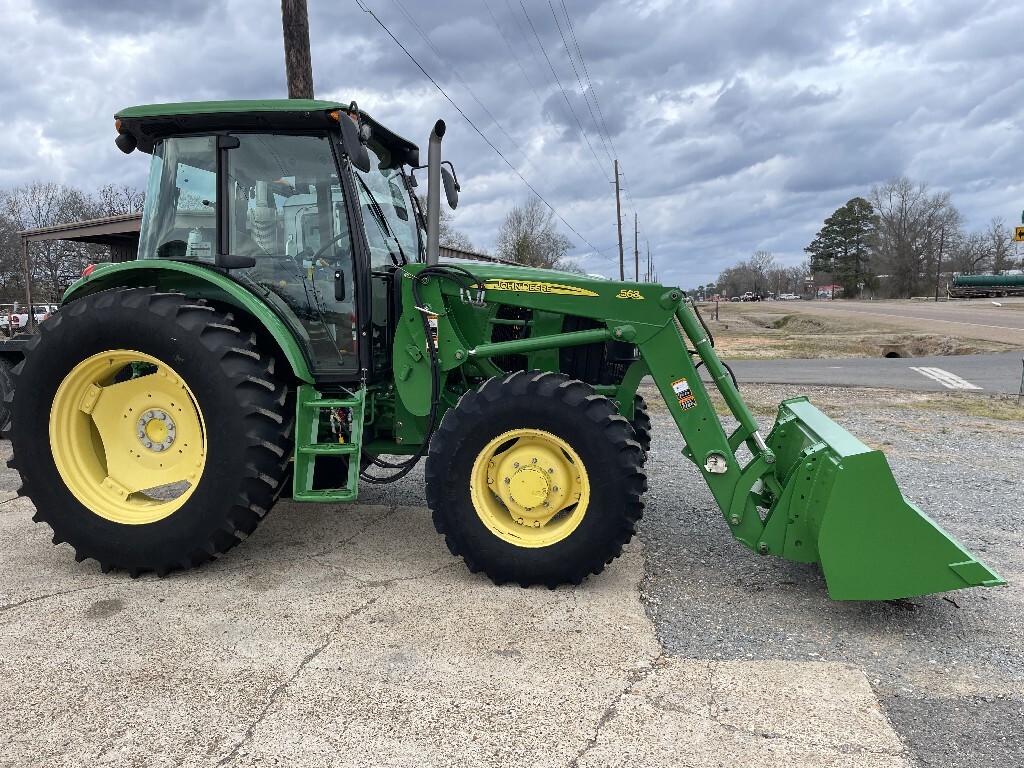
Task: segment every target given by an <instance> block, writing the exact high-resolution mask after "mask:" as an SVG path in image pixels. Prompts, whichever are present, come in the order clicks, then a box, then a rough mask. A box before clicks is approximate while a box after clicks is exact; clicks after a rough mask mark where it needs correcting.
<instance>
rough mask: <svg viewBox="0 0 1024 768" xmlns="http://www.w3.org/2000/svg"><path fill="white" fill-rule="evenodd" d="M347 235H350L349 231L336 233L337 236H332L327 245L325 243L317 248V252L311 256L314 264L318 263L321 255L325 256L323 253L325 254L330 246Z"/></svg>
mask: <svg viewBox="0 0 1024 768" xmlns="http://www.w3.org/2000/svg"><path fill="white" fill-rule="evenodd" d="M347 237H348V232H342V233H341V234H338V235H335V236H334V237H332V238H331V239H330V240H328V241H327V243H326V244H325V245H324V246H323V247H322V248H320V249H319V250H317V252H316V253H314V254H313V256H312V257H311V258H312V260H313V264H316V263H317V261H318V260H319V259H320V257H321V256H323V255H324V252H325V251H326V250H327V249H328V248H330V247H331V246H332V245H334V244H335V243H337V242H338V241H339V240H341V239H342V238H347Z"/></svg>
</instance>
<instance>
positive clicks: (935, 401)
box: [641, 382, 1024, 434]
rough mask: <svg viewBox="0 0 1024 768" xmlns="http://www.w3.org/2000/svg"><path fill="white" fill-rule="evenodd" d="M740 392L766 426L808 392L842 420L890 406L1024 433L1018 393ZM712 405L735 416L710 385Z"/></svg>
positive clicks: (754, 387) (652, 395)
mask: <svg viewBox="0 0 1024 768" xmlns="http://www.w3.org/2000/svg"><path fill="white" fill-rule="evenodd" d="M641 394H643V395H644V397H645V398H646V400H647V406H648V408H649V409H650V410H651V411H652V412H654V413H663V412H666V411H667V408H666V407H665V403H664V402H663V401H662V399H661V396H660V395H659V394H658V391H657V390H656V389H655V388H654V387H647V386H645V387H644V388H643V389H642V390H641ZM740 394H741V395H742V396H743V399H744V401H745V402H746V404H747V407H748V408H750V410H751V412H752V413H753V414H754V416H756V417H757V418H758V420H759V421H761V423H762V424H763V423H764V422H765V421H766V420H767V419H770V418H773V417H774V416H775V414H776V413H778V410H779V403H780V402H782V401H783V400H786V399H788V398H791V397H797V396H800V395H807V396H808V397H809V398H810V400H811V402H812V403H813V404H814V406H815V407H817V408H819V409H820V410H821V411H822V413H824V414H825V415H826V416H829V417H830V418H832V419H835V420H837V421H839V422H840V423H842V420H843V418H844V416H845V414H846V411H847V409H850V408H852V409H854V410H855V411H863V410H865V409H872V410H878V409H879V407H880V406H879V404H881V403H884V405H882V406H881V407H882V408H892V409H896V410H899V411H901V412H907V411H919V412H925V413H942V414H947V415H950V416H963V417H968V418H982V419H994V420H996V421H1001V422H1005V423H1006V427H1007V428H1010V429H1012V430H1013V431H1015V432H1016V431H1020V432H1021V433H1022V434H1024V400H1022V404H1021V405H1017V396H1016V395H982V394H974V393H970V392H904V391H896V390H888V389H868V388H859V387H858V388H848V387H824V386H813V385H802V384H744V383H742V382H741V383H740ZM708 395H709V397H710V400H711V405H712V407H713V408H714V410H715V413H716V414H718V415H719V416H731V415H732V414H731V413H730V411H729V408H728V407H727V406H726V404H725V401H724V400H723V399H722V396H721V395H720V394H719V392H718V390H717V389H715V388H714V387H711V388H710V390H709V391H708Z"/></svg>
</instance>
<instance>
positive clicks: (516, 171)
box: [356, 0, 614, 263]
mask: <svg viewBox="0 0 1024 768" xmlns="http://www.w3.org/2000/svg"><path fill="white" fill-rule="evenodd" d="M356 5H358V6H359V8H360V9H362V10H363V12H365V13H368V14H370V16H372V17H373V20H374V21H376V22H377V23H378V24H379V25H380V28H381V29H383V30H384V31H385V32H386V33H387V35H388V37H390V38H391V39H392V40H394V41H395V45H397V46H398V47H399V48H401V49H402V52H403V53H404V54H405V55H406V56H408V57H409V59H410V60H411V61H412V63H413V64H415V65H416V68H417V69H418V70H419V71H420V72H422V73H423V75H424V76H425V77H426V78H427V79H428V80H429V81H430V82H431V83H433V85H434V87H435V88H437V90H438V91H440V92H441V95H442V96H444V97H445V99H447V100H448V103H449V104H451V105H452V107H454V108H455V111H456V112H458V113H459V114H460V115H461V116H462V119H463V120H465V121H466V122H467V123H469V125H470V127H471V128H472V129H473V130H474V131H476V132H477V134H478V135H479V136H480V138H481V139H483V140H484V141H485V142H486V143H487V146H489V147H490V148H491V149H493V150H494V151H495V153H497V155H498V157H500V158H501V159H502V160H503V161H504V162H505V165H507V166H508V167H509V168H510V169H511V170H512V172H513V173H514V174H515V175H516V176H518V177H519V180H520V181H522V182H523V184H525V185H526V186H527V188H528V189H529V190H530V191H531V192H533V194H535V195H536V196H537V198H538V199H539V200H540V201H541V202H542V203H544V205H546V206H547V207H548V208H549V209H550V210H551V212H552V213H553V214H555V216H557V217H558V219H559V220H560V221H561V222H562V223H563V224H565V226H567V227H568V228H569V230H570V231H571V232H572V233H573V234H574V235H576V237H578V238H579V239H580V240H582V241H583V242H585V243H586V244H587V245H588V246H590V249H591V250H592V251H594V252H595V253H601V252H600V251H598V250H597V248H596V247H595V246H594V244H593V243H591V242H590V241H589V240H587V238H585V237H584V236H583V235H581V234H580V233H579V232H578V231H577V230H576V228H575V227H573V225H572V224H570V223H569V222H568V221H566V220H565V218H564V217H563V216H562V214H560V213H559V212H558V211H557V210H556V209H555V207H554V206H553V205H551V203H549V202H548V201H547V200H546V199H545V198H544V196H543V195H542V194H541V193H540V192H538V191H537V190H536V189H535V188H534V186H533V185H532V184H531V183H530V182H528V181H527V180H526V177H524V176H523V174H521V173H520V172H519V169H518V168H516V167H515V166H514V165H512V163H510V162H509V161H508V158H506V157H505V155H503V154H502V153H501V150H500V149H498V148H497V147H496V146H494V144H493V143H491V140H490V139H488V138H487V136H486V135H484V132H483V131H481V130H480V129H479V128H478V127H477V125H476V123H474V122H473V121H472V120H471V119H470V118H469V115H467V114H466V113H465V112H463V111H462V109H461V108H460V107H459V105H458V104H456V103H455V101H454V100H453V99H452V97H451V96H449V95H448V93H447V92H446V91H445V89H444V88H442V87H441V86H440V85H439V84H438V82H437V81H436V80H435V79H434V78H433V77H431V75H430V73H429V72H427V70H425V69H424V68H423V65H422V64H420V63H419V62H418V61H417V60H416V57H415V56H413V55H412V54H411V53H410V52H409V50H408V49H407V48H406V47H405V46H404V45H402V43H401V41H400V40H399V39H398V38H397V37H395V36H394V34H393V33H392V32H391V30H390V29H388V27H387V25H386V24H385V23H384V22H383V21H381V20H380V18H378V16H377V14H376V13H374V12H373V10H372V9H371V8H370V7H369V6H366V5H364V4H363V2H362V0H356ZM601 255H604V254H601ZM605 258H606V259H608V261H612V259H610V258H609V257H607V256H605ZM613 263H614V262H613Z"/></svg>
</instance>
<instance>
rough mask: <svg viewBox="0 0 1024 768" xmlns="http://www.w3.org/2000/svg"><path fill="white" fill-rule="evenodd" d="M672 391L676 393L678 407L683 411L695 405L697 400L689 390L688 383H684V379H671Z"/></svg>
mask: <svg viewBox="0 0 1024 768" xmlns="http://www.w3.org/2000/svg"><path fill="white" fill-rule="evenodd" d="M672 391H673V392H675V393H676V399H678V400H679V407H680V408H682V409H683V410H684V411H685V410H686V409H688V408H693V407H694V406H695V405H697V400H696V398H694V396H693V393H692V392H691V391H690V385H689V384H687V383H686V379H679V381H673V382H672Z"/></svg>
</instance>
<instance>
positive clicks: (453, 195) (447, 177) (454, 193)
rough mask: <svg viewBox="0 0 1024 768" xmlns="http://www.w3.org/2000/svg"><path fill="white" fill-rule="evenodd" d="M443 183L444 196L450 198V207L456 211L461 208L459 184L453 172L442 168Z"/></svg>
mask: <svg viewBox="0 0 1024 768" xmlns="http://www.w3.org/2000/svg"><path fill="white" fill-rule="evenodd" d="M441 181H442V182H443V183H444V196H445V197H446V198H448V207H449V208H451V209H452V210H455V209H456V208H458V207H459V182H457V181H456V180H455V177H454V176H452V172H451V171H449V170H448V169H447V168H445V167H444V166H443V165H442V166H441Z"/></svg>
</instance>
